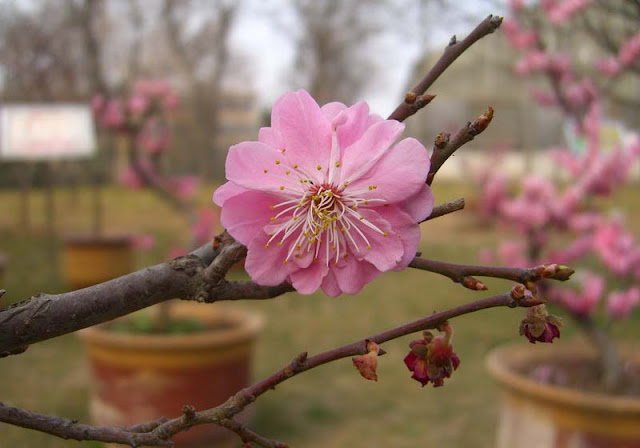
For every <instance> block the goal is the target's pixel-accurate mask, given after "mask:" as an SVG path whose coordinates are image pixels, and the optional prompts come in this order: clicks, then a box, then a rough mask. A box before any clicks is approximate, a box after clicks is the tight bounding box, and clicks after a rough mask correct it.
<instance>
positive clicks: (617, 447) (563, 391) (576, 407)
mask: <svg viewBox="0 0 640 448" xmlns="http://www.w3.org/2000/svg"><path fill="white" fill-rule="evenodd" d="M560 359H564V360H567V359H575V360H589V359H594V360H595V353H594V352H593V350H589V349H588V347H586V346H584V345H579V344H571V343H567V344H562V343H554V344H544V345H542V344H536V345H535V346H533V345H529V344H527V345H526V346H525V345H524V344H517V345H511V346H507V347H503V348H499V349H496V350H494V351H493V352H491V353H490V354H489V356H488V358H487V368H488V370H489V372H490V373H491V374H492V375H493V376H494V377H495V378H496V379H497V381H498V383H499V385H500V386H501V388H502V396H503V397H502V398H503V400H502V407H501V412H500V421H499V423H498V440H497V444H496V446H497V447H498V448H534V447H535V448H538V447H544V448H640V399H638V398H634V397H621V396H610V395H606V394H597V393H590V392H584V391H580V390H577V389H568V388H563V387H561V386H556V385H550V384H545V383H540V382H537V381H535V380H534V379H531V378H528V377H527V376H525V375H524V374H523V373H521V372H522V369H523V368H524V367H525V366H535V365H536V364H543V363H544V364H547V365H548V364H553V362H554V360H560ZM628 359H630V360H632V361H634V362H640V356H639V354H638V352H637V351H635V352H632V353H631V354H630V357H628Z"/></svg>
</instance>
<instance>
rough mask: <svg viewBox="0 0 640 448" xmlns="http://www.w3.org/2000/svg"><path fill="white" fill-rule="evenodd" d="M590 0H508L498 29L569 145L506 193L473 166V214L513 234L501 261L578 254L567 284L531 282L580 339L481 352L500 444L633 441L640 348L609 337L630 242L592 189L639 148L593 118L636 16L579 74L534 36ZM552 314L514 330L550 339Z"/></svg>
mask: <svg viewBox="0 0 640 448" xmlns="http://www.w3.org/2000/svg"><path fill="white" fill-rule="evenodd" d="M569 3H571V4H572V5H573V6H572V7H571V8H569V7H568V6H567V5H568V4H569ZM588 3H589V2H564V3H562V4H561V3H560V2H558V3H556V2H541V5H540V8H538V7H537V5H536V4H533V5H529V6H527V7H525V6H524V5H523V3H522V2H512V3H511V7H512V12H513V13H514V17H513V18H512V19H511V20H509V21H508V22H507V23H506V25H507V26H506V28H505V30H506V34H507V37H508V39H509V40H510V42H511V43H512V44H513V45H514V46H515V47H516V48H520V49H522V50H523V51H524V52H525V53H526V54H525V55H524V56H523V58H522V59H521V60H520V61H519V62H518V64H517V65H516V73H518V74H520V75H523V76H531V75H535V74H542V75H544V76H546V78H547V79H548V81H549V83H550V86H551V88H550V90H549V91H548V92H547V91H540V90H535V91H534V96H535V98H536V100H537V101H538V102H539V103H540V104H541V105H543V106H548V107H559V108H560V109H561V110H562V111H563V113H564V114H565V116H566V119H567V122H568V128H567V134H568V136H569V137H570V138H569V141H570V144H572V146H573V148H572V149H573V152H572V151H571V150H569V149H556V150H554V151H551V156H550V157H551V158H550V159H549V160H550V163H555V164H557V165H559V166H561V167H563V168H564V169H565V170H564V171H565V173H564V174H563V177H562V178H561V180H560V181H558V182H555V183H554V182H552V181H551V180H549V179H548V178H543V177H537V176H533V175H525V176H524V178H523V179H522V182H521V184H520V185H519V188H518V193H516V194H515V195H514V194H510V193H509V191H508V190H509V188H508V181H507V180H506V178H503V177H500V176H499V175H498V174H497V173H496V172H495V170H493V169H492V168H489V169H488V170H487V172H486V173H484V174H483V175H481V176H480V178H481V179H483V184H482V198H483V200H484V203H483V204H482V205H481V206H480V207H479V209H480V210H484V211H485V213H484V215H483V219H485V220H486V219H487V217H488V216H491V217H492V219H493V220H494V222H495V223H497V224H498V225H500V226H502V227H503V228H505V229H511V230H513V231H515V233H516V234H517V235H518V239H516V240H514V241H505V242H502V243H501V244H500V246H499V248H498V250H497V255H498V257H499V258H501V259H502V260H503V261H504V262H506V263H508V264H519V263H528V262H535V260H545V262H553V263H558V264H560V265H562V264H565V263H571V264H572V266H578V267H580V265H581V264H582V265H584V266H583V268H582V269H579V271H580V274H579V275H577V276H575V277H574V278H573V280H572V281H571V282H570V287H569V288H559V287H556V286H553V287H551V286H550V285H548V284H545V283H544V282H542V283H540V284H539V285H537V287H536V288H537V292H538V293H541V294H543V295H544V296H545V297H546V298H548V299H550V300H551V303H552V304H554V306H556V305H557V306H559V307H561V308H562V309H563V310H564V311H565V313H566V314H567V315H568V316H569V317H570V319H571V321H572V322H573V323H575V325H576V326H577V327H578V328H579V329H580V330H583V332H584V335H585V341H584V342H583V343H581V344H576V343H570V344H566V345H564V346H561V347H556V346H553V347H545V348H547V349H546V350H545V349H543V348H540V347H536V349H535V350H533V349H530V350H524V349H523V347H522V346H511V347H506V348H501V349H498V350H496V351H494V352H493V353H492V354H491V355H490V356H489V358H488V367H489V370H490V371H491V372H492V373H493V375H494V376H495V377H496V378H497V379H498V381H499V382H500V384H501V385H502V386H503V388H504V390H505V401H504V405H503V412H502V419H501V422H500V428H499V431H498V446H500V447H521V448H527V447H537V446H545V447H565V446H571V447H580V448H583V447H638V446H640V352H639V351H638V349H637V347H633V346H631V347H629V346H626V347H625V345H624V344H618V343H616V342H614V339H613V334H614V331H612V330H615V323H616V322H618V321H619V320H621V319H624V318H627V317H629V316H630V314H631V313H632V311H633V309H634V308H635V307H636V306H637V305H638V304H639V303H640V285H639V281H640V244H638V243H637V242H636V240H635V238H634V236H633V234H632V233H631V232H629V231H628V230H625V228H624V224H623V219H622V217H621V216H620V215H618V214H613V215H610V214H609V212H608V211H607V210H605V209H604V205H606V204H605V203H604V202H603V201H602V199H601V198H603V197H607V196H610V195H611V193H612V192H613V191H614V190H615V189H616V188H617V187H620V186H623V185H624V184H625V183H626V182H627V181H628V179H629V175H630V170H631V168H632V165H633V163H634V162H635V161H636V160H637V158H638V156H639V155H640V141H639V140H638V137H637V136H633V137H631V136H629V138H626V139H624V138H623V139H621V140H620V141H619V142H617V144H616V145H614V147H613V148H609V150H608V151H607V149H606V143H605V135H604V132H605V131H604V129H605V125H604V124H603V120H602V119H601V115H602V110H603V108H604V107H605V106H611V101H612V97H611V95H607V93H609V94H611V92H612V91H613V90H614V89H615V85H616V81H617V80H619V79H620V76H621V75H622V74H623V72H624V71H625V70H626V69H628V68H630V67H632V66H633V65H634V64H635V65H636V66H637V61H638V58H639V57H640V46H639V45H638V42H639V36H640V35H638V34H637V28H635V27H632V28H631V29H630V30H627V31H629V32H628V33H627V34H626V35H624V33H621V34H620V35H618V36H617V37H616V39H617V40H615V41H612V43H613V44H614V45H613V51H614V52H615V54H614V55H612V56H611V57H610V58H608V59H604V60H600V61H598V62H595V63H594V64H593V67H592V68H593V70H591V72H586V73H585V72H584V70H583V71H582V72H581V71H580V70H579V69H578V68H576V64H573V62H574V61H572V59H571V58H570V57H569V56H568V55H567V54H566V53H565V54H561V53H557V52H554V53H551V52H549V51H547V50H546V48H547V47H546V45H545V42H544V38H545V37H548V36H549V35H550V34H552V33H557V34H562V32H563V29H562V27H563V24H564V23H565V22H566V21H569V20H572V19H573V20H576V17H577V16H578V15H580V14H582V19H583V20H585V21H586V22H585V23H588V20H589V18H590V16H589V14H590V13H591V12H592V11H589V9H590V8H599V7H600V6H601V5H593V6H589V5H588ZM587 30H588V28H587ZM621 30H622V31H624V27H622V28H621ZM581 62H582V63H583V64H584V61H581ZM596 68H597V69H599V70H600V71H601V72H603V68H605V69H606V70H604V73H605V74H606V75H607V76H604V77H603V76H600V77H598V76H597V74H596ZM577 149H580V150H581V151H580V152H579V151H577ZM486 211H489V213H486ZM560 325H561V323H560V322H559V321H558V320H557V319H555V318H552V317H550V316H548V315H547V313H546V310H544V309H541V308H535V309H531V310H530V311H529V312H528V314H527V317H525V319H524V320H523V322H522V326H521V333H523V334H524V335H526V337H527V338H528V339H529V341H530V342H532V343H535V342H553V340H554V339H555V338H556V337H559V334H558V328H559V326H560Z"/></svg>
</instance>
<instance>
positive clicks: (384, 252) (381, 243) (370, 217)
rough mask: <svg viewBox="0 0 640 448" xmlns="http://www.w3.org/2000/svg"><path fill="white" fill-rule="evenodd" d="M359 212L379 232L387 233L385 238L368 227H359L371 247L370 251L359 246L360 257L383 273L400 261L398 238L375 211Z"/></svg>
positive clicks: (400, 253)
mask: <svg viewBox="0 0 640 448" xmlns="http://www.w3.org/2000/svg"><path fill="white" fill-rule="evenodd" d="M359 212H360V215H362V216H363V217H364V219H366V220H367V221H369V222H370V223H371V224H373V225H374V226H376V227H377V228H378V229H380V230H381V231H383V232H386V233H387V236H384V235H382V234H380V233H378V232H376V231H375V230H373V229H370V228H369V227H366V226H364V225H360V226H359V228H360V230H361V231H362V233H363V234H364V235H365V236H366V237H367V240H368V241H369V244H370V245H371V249H370V250H369V249H365V248H364V245H360V255H362V256H363V258H364V259H365V260H367V261H368V262H369V263H371V264H373V265H374V266H375V267H376V268H377V269H378V270H380V271H383V272H384V271H388V270H390V269H393V268H394V267H395V266H396V265H397V264H398V262H399V261H400V260H401V259H402V256H403V254H404V249H403V247H402V242H401V241H400V238H399V237H398V235H397V234H396V233H395V232H394V231H393V230H392V228H391V225H390V224H389V222H387V221H386V220H384V219H383V218H382V217H381V216H380V215H379V214H378V213H376V212H375V211H373V210H370V209H361V210H359ZM355 238H356V241H358V237H355Z"/></svg>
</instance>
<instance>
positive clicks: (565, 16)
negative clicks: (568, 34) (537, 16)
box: [546, 0, 591, 25]
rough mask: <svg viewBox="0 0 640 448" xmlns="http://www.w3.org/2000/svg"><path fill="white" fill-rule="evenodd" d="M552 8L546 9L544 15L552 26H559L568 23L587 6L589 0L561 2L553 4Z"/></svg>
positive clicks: (563, 0)
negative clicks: (545, 14)
mask: <svg viewBox="0 0 640 448" xmlns="http://www.w3.org/2000/svg"><path fill="white" fill-rule="evenodd" d="M554 3H555V4H554V5H553V6H550V7H548V8H547V10H546V13H547V15H548V17H549V21H550V22H551V23H553V24H554V25H560V24H562V23H565V22H567V21H569V20H570V19H571V18H572V17H573V16H575V15H576V14H578V13H579V12H580V11H582V10H583V9H584V8H586V7H587V6H589V3H591V1H590V0H562V1H558V2H554Z"/></svg>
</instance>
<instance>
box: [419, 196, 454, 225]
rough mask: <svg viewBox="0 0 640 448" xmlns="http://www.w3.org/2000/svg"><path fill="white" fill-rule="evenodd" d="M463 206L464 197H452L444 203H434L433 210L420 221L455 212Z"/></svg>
mask: <svg viewBox="0 0 640 448" xmlns="http://www.w3.org/2000/svg"><path fill="white" fill-rule="evenodd" d="M463 208H464V198H458V199H454V200H453V201H449V202H445V203H444V204H440V205H436V206H435V207H433V211H432V212H431V214H430V215H429V216H428V217H427V218H425V220H424V221H422V222H425V221H429V220H430V219H435V218H439V217H441V216H444V215H448V214H449V213H453V212H457V211H458V210H462V209H463Z"/></svg>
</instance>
